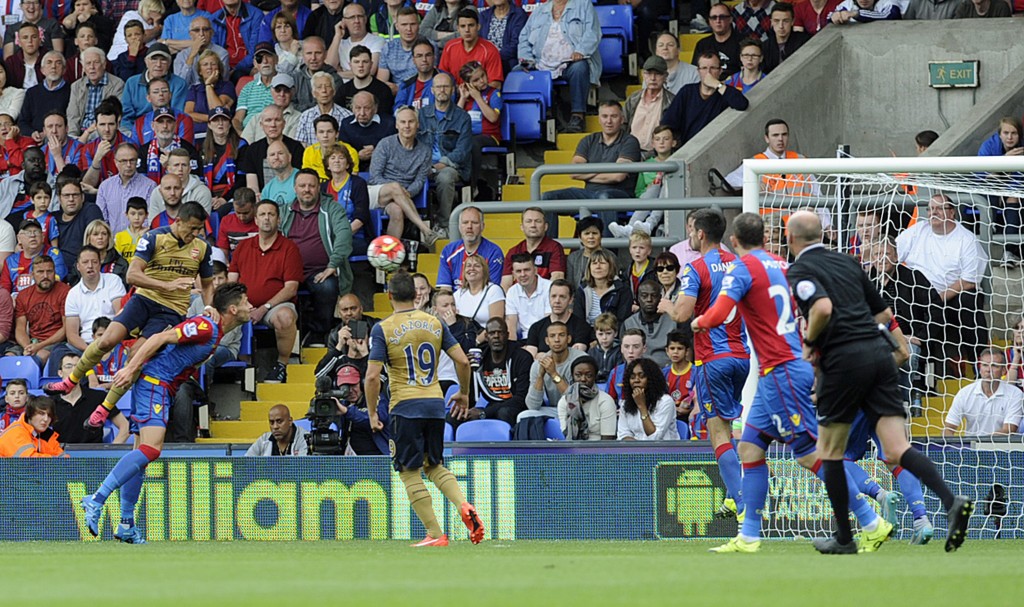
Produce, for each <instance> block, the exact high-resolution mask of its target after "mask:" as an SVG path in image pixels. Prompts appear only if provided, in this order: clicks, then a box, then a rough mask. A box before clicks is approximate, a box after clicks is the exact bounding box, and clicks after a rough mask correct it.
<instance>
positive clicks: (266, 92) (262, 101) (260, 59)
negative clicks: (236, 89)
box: [234, 42, 277, 133]
mask: <svg viewBox="0 0 1024 607" xmlns="http://www.w3.org/2000/svg"><path fill="white" fill-rule="evenodd" d="M253 61H255V62H256V66H257V67H258V68H259V77H258V78H254V79H253V81H252V82H250V83H249V84H247V85H245V86H244V87H242V92H241V93H239V94H238V105H237V106H236V107H235V119H234V124H235V130H236V131H238V132H239V133H241V132H242V130H243V129H244V128H245V127H246V126H247V125H248V124H249V121H250V120H252V118H253V116H256V115H257V114H259V113H260V112H262V111H263V108H265V107H267V106H268V105H270V104H272V103H274V97H273V95H272V94H271V92H270V91H271V89H272V88H273V86H272V84H271V83H272V82H273V80H274V75H275V74H277V52H275V50H274V45H273V44H272V43H270V42H260V43H259V44H257V45H256V52H255V53H253Z"/></svg>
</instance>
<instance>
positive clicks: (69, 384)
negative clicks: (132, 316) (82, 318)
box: [43, 297, 136, 396]
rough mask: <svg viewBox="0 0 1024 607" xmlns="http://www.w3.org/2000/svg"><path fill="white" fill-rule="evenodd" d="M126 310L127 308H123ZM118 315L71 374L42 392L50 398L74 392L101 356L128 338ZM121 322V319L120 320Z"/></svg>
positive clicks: (92, 344) (126, 329)
mask: <svg viewBox="0 0 1024 607" xmlns="http://www.w3.org/2000/svg"><path fill="white" fill-rule="evenodd" d="M135 299H136V298H135V297H132V299H130V300H129V302H128V303H129V305H130V304H131V302H132V301H134V300H135ZM125 307H126V308H127V306H125ZM122 314H123V313H122ZM122 314H119V315H118V316H117V317H115V319H114V321H113V322H111V323H110V326H109V327H107V330H106V331H105V332H104V333H103V335H102V336H101V337H99V338H97V339H96V340H94V341H93V342H92V343H91V344H89V347H88V348H86V349H85V352H83V353H82V357H81V358H80V359H79V360H78V364H77V365H75V368H74V370H73V371H71V373H69V374H68V375H67V376H66V377H65V378H64V379H62V380H61V381H57V382H52V383H49V384H46V385H44V386H43V391H44V392H46V393H47V394H49V395H51V396H57V395H60V394H67V393H69V392H71V391H72V390H74V388H75V386H76V385H78V382H80V381H82V380H83V379H84V378H85V374H86V373H88V372H89V371H90V370H91V369H92V368H93V367H95V366H96V365H97V364H99V362H100V361H101V360H103V356H104V355H105V354H106V353H107V352H110V351H111V350H113V349H114V347H115V346H117V345H118V344H120V343H121V342H123V341H124V340H125V339H127V338H128V328H127V327H126V326H125V325H124V323H123V322H121V320H118V318H120V317H121V316H122ZM122 320H123V319H122Z"/></svg>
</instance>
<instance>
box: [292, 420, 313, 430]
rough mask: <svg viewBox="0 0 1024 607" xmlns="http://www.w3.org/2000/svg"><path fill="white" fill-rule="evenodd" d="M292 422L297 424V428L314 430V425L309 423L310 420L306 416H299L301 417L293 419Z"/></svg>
mask: <svg viewBox="0 0 1024 607" xmlns="http://www.w3.org/2000/svg"><path fill="white" fill-rule="evenodd" d="M292 423H293V424H295V427H296V428H298V429H299V430H302V431H303V432H312V430H313V426H312V425H311V424H310V423H309V420H308V419H306V418H305V417H302V418H299V419H293V420H292Z"/></svg>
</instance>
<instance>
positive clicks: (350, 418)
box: [335, 365, 391, 455]
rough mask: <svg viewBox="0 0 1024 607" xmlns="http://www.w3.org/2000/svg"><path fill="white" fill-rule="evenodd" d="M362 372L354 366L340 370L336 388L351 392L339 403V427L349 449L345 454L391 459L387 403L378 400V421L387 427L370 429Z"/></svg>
mask: <svg viewBox="0 0 1024 607" xmlns="http://www.w3.org/2000/svg"><path fill="white" fill-rule="evenodd" d="M362 376H363V372H361V371H360V369H358V368H356V367H355V366H353V365H345V366H344V367H342V368H341V369H338V379H337V383H336V384H335V385H337V387H338V388H339V389H344V388H345V387H347V388H348V395H347V396H345V399H344V400H342V401H339V402H338V412H339V413H341V414H342V416H343V418H344V419H343V422H342V424H340V425H341V426H342V427H343V428H344V432H345V434H344V436H343V437H342V444H344V445H346V446H347V449H346V452H352V453H355V454H356V455H389V454H390V453H391V449H390V447H389V446H388V441H389V440H390V439H391V435H390V434H389V432H388V399H387V398H385V397H384V396H383V395H381V397H380V398H378V399H377V402H376V403H375V406H376V407H377V417H378V418H379V419H380V420H381V423H383V424H384V429H383V430H380V431H374V430H373V429H372V428H371V427H370V416H369V414H368V413H367V407H369V406H370V404H369V403H367V402H366V398H365V396H366V395H365V394H364V393H363V385H362V381H363V378H362Z"/></svg>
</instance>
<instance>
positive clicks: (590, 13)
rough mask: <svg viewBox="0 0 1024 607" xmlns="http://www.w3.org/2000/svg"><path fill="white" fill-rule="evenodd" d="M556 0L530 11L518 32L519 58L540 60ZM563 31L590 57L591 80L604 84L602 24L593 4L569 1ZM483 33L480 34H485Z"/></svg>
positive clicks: (582, 52) (575, 46) (573, 43)
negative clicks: (602, 80)
mask: <svg viewBox="0 0 1024 607" xmlns="http://www.w3.org/2000/svg"><path fill="white" fill-rule="evenodd" d="M553 6H554V3H553V2H545V3H544V4H540V5H538V6H537V8H536V9H534V11H533V13H531V14H530V18H529V19H528V20H527V22H526V26H525V27H523V31H522V33H520V34H519V58H520V59H525V60H527V61H533V62H535V63H536V62H538V61H540V53H541V51H542V50H544V43H545V42H546V41H547V39H548V33H549V32H550V31H551V24H552V23H554V19H553V18H552V17H551V10H552V7H553ZM561 23H562V26H563V28H564V29H563V31H562V34H563V35H565V37H566V38H567V39H568V40H569V44H570V45H571V46H572V49H573V50H574V51H576V52H577V53H579V54H581V55H583V56H584V57H586V58H587V66H588V67H589V68H590V83H591V84H592V85H594V86H600V85H601V69H602V68H601V53H599V52H597V45H598V44H600V42H601V24H600V23H599V22H598V20H597V11H596V10H594V5H593V4H591V3H590V2H586V1H583V0H576V1H574V2H569V4H567V5H566V6H565V13H564V14H563V15H562V19H561ZM482 35H483V34H481V36H482Z"/></svg>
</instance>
